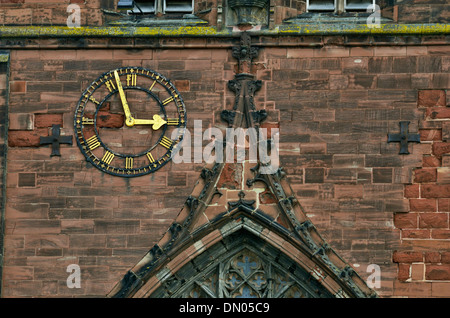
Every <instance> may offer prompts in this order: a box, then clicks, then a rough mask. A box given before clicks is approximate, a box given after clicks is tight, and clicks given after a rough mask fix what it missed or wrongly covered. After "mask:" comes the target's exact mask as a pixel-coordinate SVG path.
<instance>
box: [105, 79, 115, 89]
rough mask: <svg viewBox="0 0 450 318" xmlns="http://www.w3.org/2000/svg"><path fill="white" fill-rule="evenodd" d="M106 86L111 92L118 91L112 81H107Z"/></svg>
mask: <svg viewBox="0 0 450 318" xmlns="http://www.w3.org/2000/svg"><path fill="white" fill-rule="evenodd" d="M105 85H106V87H107V88H108V90H109V91H110V92H112V91H113V90H115V89H116V86H114V82H113V81H112V80H109V81H106V82H105Z"/></svg>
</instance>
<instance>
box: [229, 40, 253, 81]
mask: <svg viewBox="0 0 450 318" xmlns="http://www.w3.org/2000/svg"><path fill="white" fill-rule="evenodd" d="M232 55H233V57H234V58H235V59H237V60H238V61H239V71H238V73H247V74H249V73H250V68H251V65H252V60H253V59H254V58H256V57H257V56H258V48H257V47H253V46H252V39H251V37H250V35H249V34H248V33H247V32H243V33H242V34H241V40H240V45H239V46H238V47H233V51H232Z"/></svg>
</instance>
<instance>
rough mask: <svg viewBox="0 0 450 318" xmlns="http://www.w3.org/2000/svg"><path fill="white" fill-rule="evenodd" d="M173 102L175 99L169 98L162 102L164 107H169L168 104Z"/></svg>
mask: <svg viewBox="0 0 450 318" xmlns="http://www.w3.org/2000/svg"><path fill="white" fill-rule="evenodd" d="M171 101H173V97H169V98H167V99H165V100H164V101H163V102H162V104H163V105H167V104H169V103H170V102H171Z"/></svg>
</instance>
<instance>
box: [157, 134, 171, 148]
mask: <svg viewBox="0 0 450 318" xmlns="http://www.w3.org/2000/svg"><path fill="white" fill-rule="evenodd" d="M159 143H160V145H161V146H163V147H165V148H167V149H169V148H170V147H171V146H172V144H173V141H172V140H171V139H169V138H167V137H166V136H164V137H162V139H161V141H160V142H159Z"/></svg>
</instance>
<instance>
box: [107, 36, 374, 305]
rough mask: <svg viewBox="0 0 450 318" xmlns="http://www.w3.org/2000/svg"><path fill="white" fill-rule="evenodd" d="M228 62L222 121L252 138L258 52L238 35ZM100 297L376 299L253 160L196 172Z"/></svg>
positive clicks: (278, 174) (285, 188)
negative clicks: (147, 245) (156, 233)
mask: <svg viewBox="0 0 450 318" xmlns="http://www.w3.org/2000/svg"><path fill="white" fill-rule="evenodd" d="M232 53H233V56H234V57H235V58H236V59H238V62H239V63H238V68H239V70H240V72H239V74H237V75H236V76H235V79H234V80H232V81H230V82H229V88H230V90H232V91H233V92H234V93H235V95H236V98H235V105H234V107H233V110H232V111H231V110H226V111H223V112H222V119H224V120H225V121H226V122H227V123H228V126H229V127H232V128H255V131H256V134H258V132H259V130H258V128H260V123H261V122H262V121H263V120H264V119H265V118H266V113H265V112H264V111H263V110H259V111H258V110H256V107H255V105H254V102H253V97H254V95H255V93H256V92H257V91H258V90H259V89H260V88H261V82H260V81H257V80H255V79H254V76H253V75H251V74H250V72H249V71H250V69H251V63H252V58H254V57H256V56H257V49H256V48H253V47H252V46H251V39H250V37H249V36H248V35H247V34H246V33H244V34H243V36H242V37H241V40H240V45H239V46H238V47H236V48H233V52H232ZM260 137H261V136H257V138H260ZM257 140H259V139H257ZM268 141H270V140H266V141H260V142H268ZM227 142H229V141H228V140H227ZM224 151H226V150H224ZM247 151H248V149H247ZM247 155H248V153H247ZM246 158H248V156H246ZM108 296H109V297H169V298H170V297H227V298H228V297H376V293H375V292H374V291H373V290H371V289H370V288H369V287H368V286H367V285H366V283H365V281H364V280H363V279H362V278H361V277H360V276H359V275H358V274H357V273H356V272H355V271H354V269H353V268H352V267H351V266H350V265H348V264H347V263H346V262H345V261H344V260H343V259H342V258H341V257H340V256H339V255H338V253H336V252H335V251H334V250H333V248H332V247H331V246H330V245H329V244H328V243H327V242H326V241H325V240H324V239H323V238H322V236H321V235H320V233H319V232H318V230H317V228H316V227H315V226H314V224H313V223H312V222H311V220H309V218H308V217H307V215H306V213H305V212H304V211H303V209H302V206H301V204H300V202H299V201H298V200H297V199H296V197H295V193H294V192H293V191H292V189H291V187H290V185H289V182H288V181H287V178H286V174H285V173H284V171H283V169H282V168H281V167H276V168H274V165H273V163H272V162H270V160H269V161H267V160H265V159H264V160H261V158H260V157H258V160H257V161H256V162H252V161H251V160H247V159H246V160H243V161H242V162H237V161H234V162H223V161H222V162H213V163H211V164H207V165H205V167H204V168H203V170H202V172H201V174H200V177H199V179H198V181H197V183H196V184H195V186H194V189H193V191H192V193H191V195H190V196H189V197H188V198H187V199H186V201H185V204H184V206H183V208H182V209H181V211H180V213H179V215H178V217H177V218H176V220H175V221H174V222H173V223H172V225H171V226H170V228H169V229H168V231H167V232H166V233H165V235H164V236H163V237H162V238H161V240H160V241H159V242H158V243H157V244H155V245H154V246H153V247H152V248H151V249H150V250H149V252H148V253H147V254H146V255H145V256H144V257H143V258H142V259H141V260H140V261H139V262H138V263H137V264H136V265H135V266H134V267H133V268H131V269H130V270H129V271H128V273H127V274H126V275H125V276H124V277H123V279H122V280H121V281H119V282H118V283H117V284H116V286H115V287H114V288H113V290H112V291H111V292H110V294H109V295H108Z"/></svg>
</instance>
